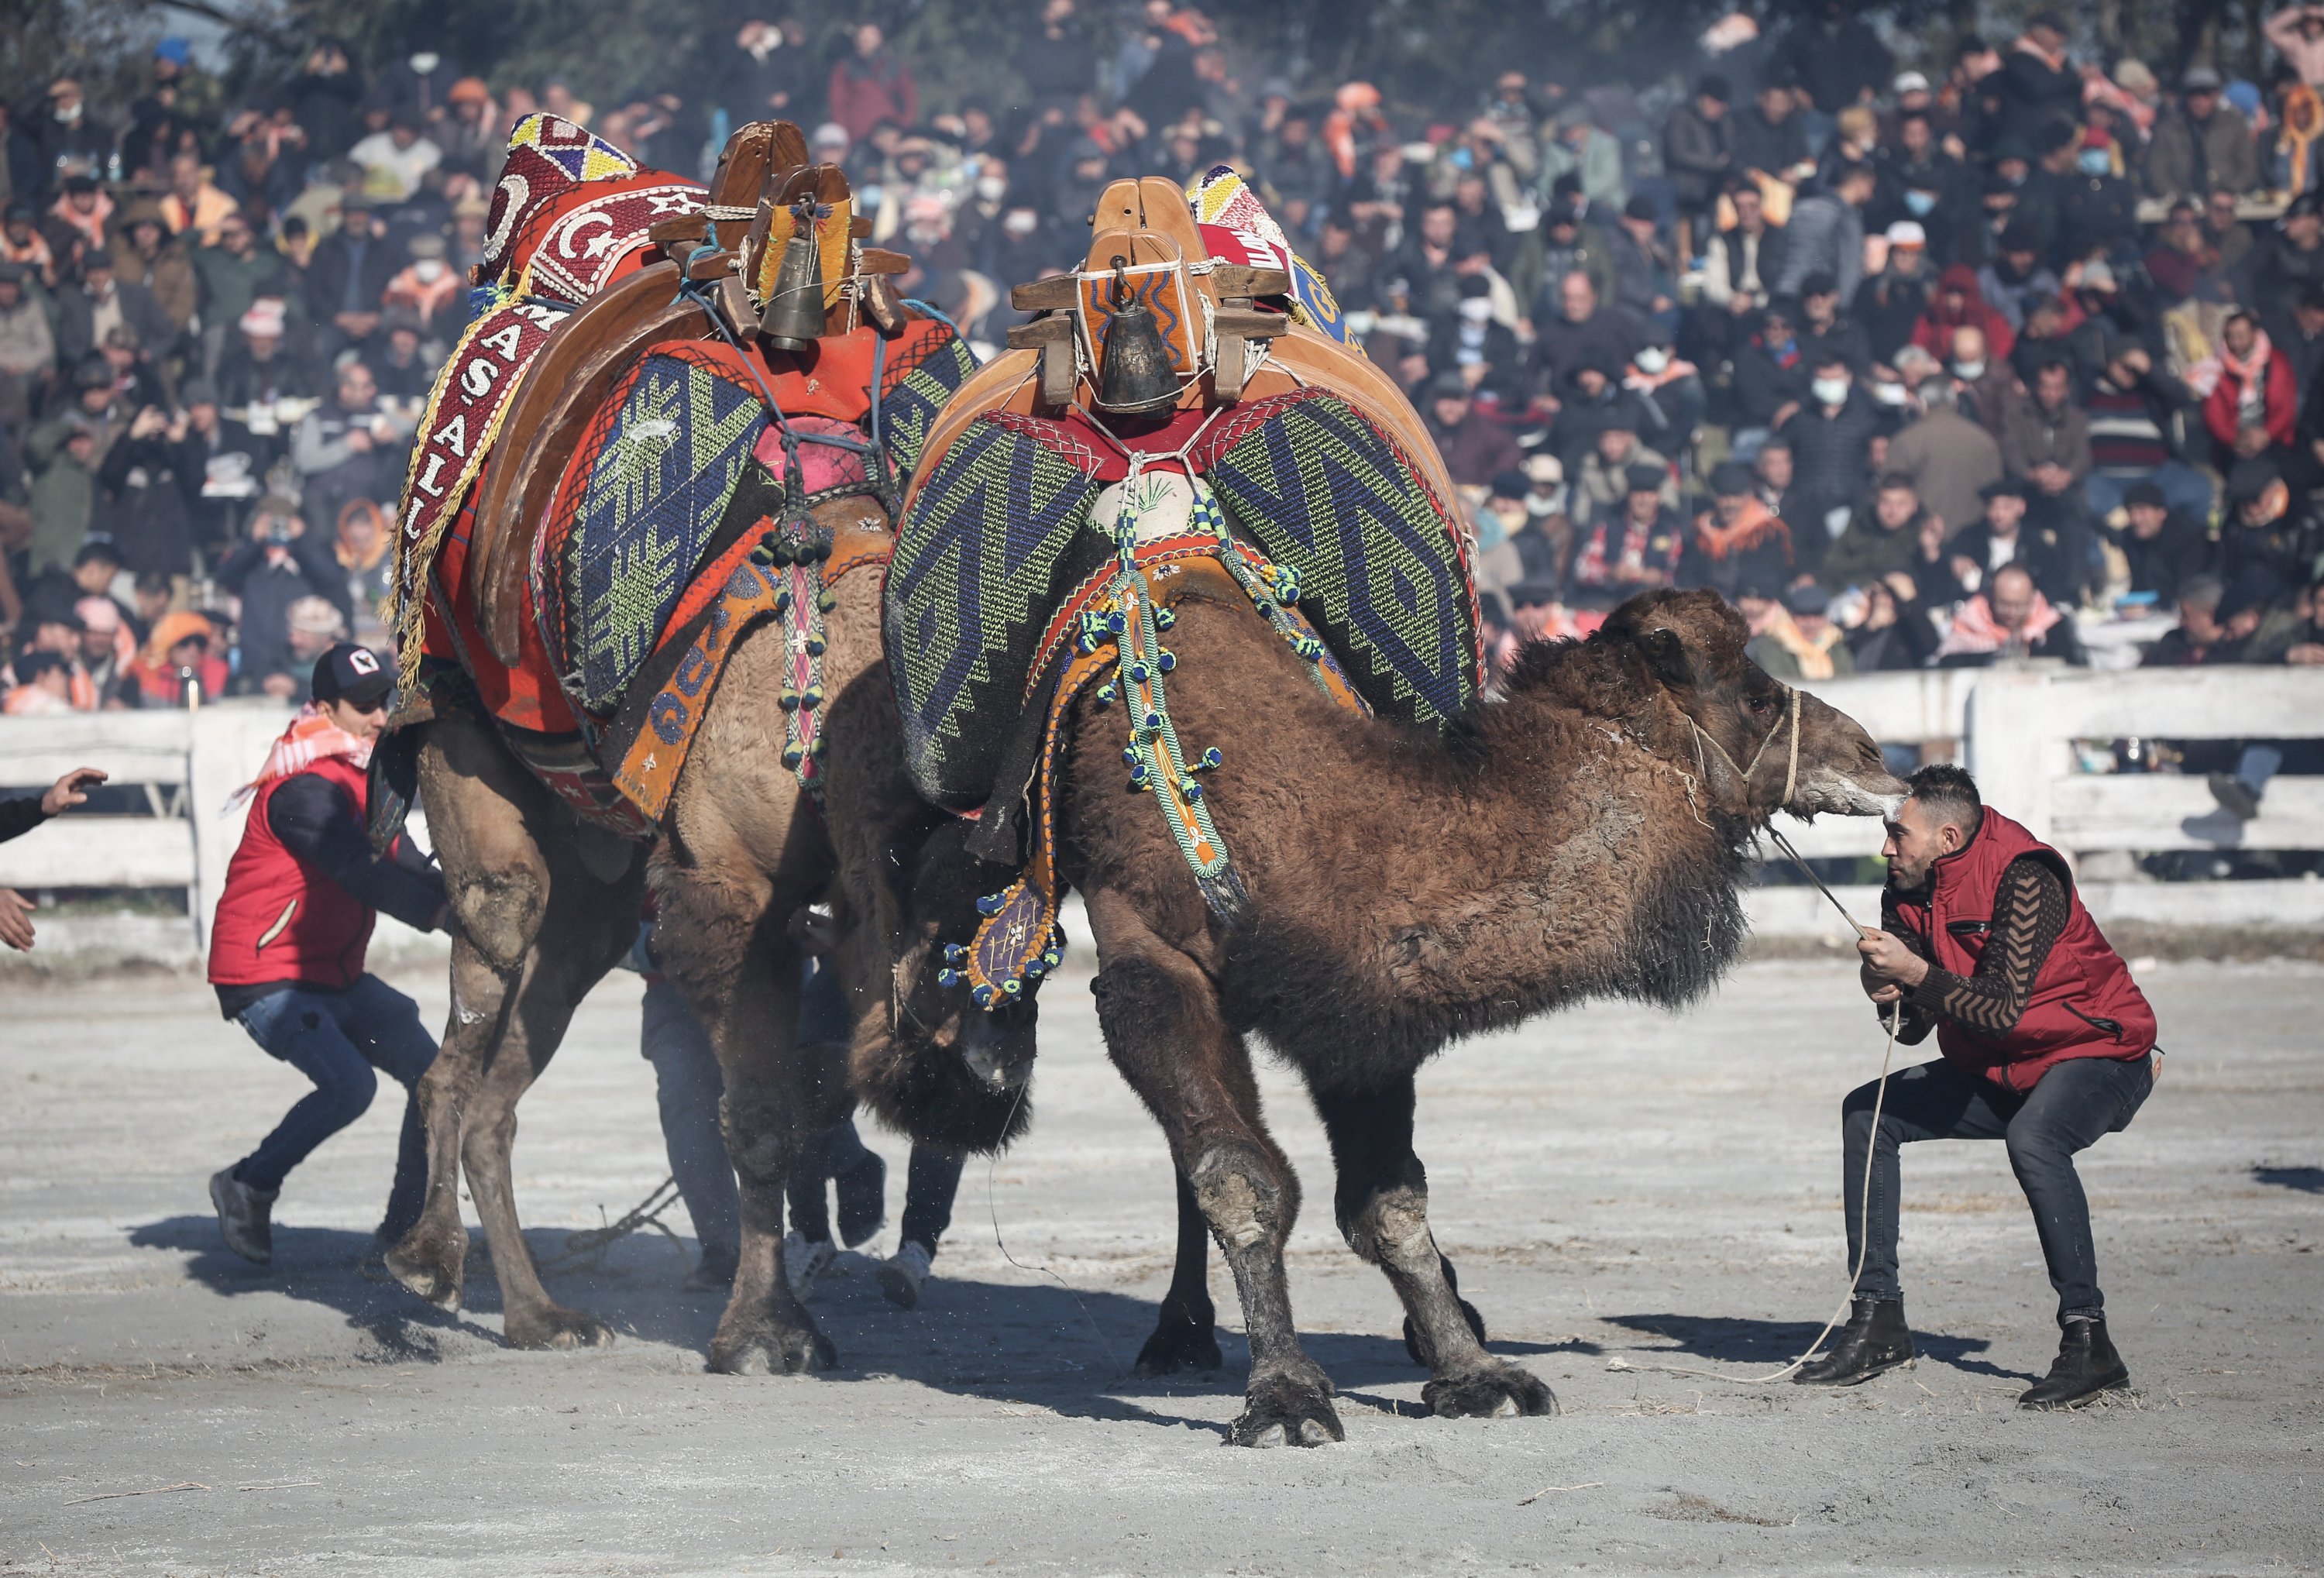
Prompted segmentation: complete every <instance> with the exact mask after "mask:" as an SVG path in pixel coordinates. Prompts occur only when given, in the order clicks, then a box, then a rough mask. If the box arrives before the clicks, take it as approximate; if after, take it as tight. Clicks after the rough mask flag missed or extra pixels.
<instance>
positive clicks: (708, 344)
mask: <svg viewBox="0 0 2324 1578" xmlns="http://www.w3.org/2000/svg"><path fill="white" fill-rule="evenodd" d="M489 225H490V232H489V238H488V243H487V252H486V255H485V258H484V262H483V263H481V264H479V265H478V266H477V267H476V268H475V270H474V271H473V277H472V281H471V282H472V284H473V285H474V287H475V290H474V292H473V304H474V311H473V316H472V321H471V322H470V324H469V326H468V328H466V330H465V331H464V332H463V334H462V335H461V337H460V339H459V341H458V343H457V345H455V346H454V347H453V349H452V353H451V355H450V356H449V358H448V359H447V362H446V364H445V366H444V369H443V372H442V374H440V375H439V377H438V380H437V383H436V385H435V388H434V389H433V390H432V391H431V392H430V393H429V398H428V401H427V404H426V407H425V410H424V414H423V416H422V419H421V422H420V429H419V433H418V437H417V438H416V439H415V448H414V450H413V454H412V460H411V469H410V475H409V477H408V479H407V482H406V484H405V490H404V495H403V500H402V503H401V510H400V512H399V514H398V521H397V524H398V532H397V552H398V558H397V578H396V590H397V599H398V604H397V624H398V631H399V635H400V638H401V649H400V650H401V675H400V678H401V686H400V695H401V700H400V703H399V706H398V710H397V712H396V714H395V715H394V717H393V718H392V720H391V730H396V729H400V728H401V727H402V726H403V725H405V724H413V723H418V722H422V721H425V720H426V719H428V718H429V717H432V716H434V715H436V713H437V711H438V709H439V708H441V707H443V706H447V705H456V704H457V705H461V706H474V707H476V708H479V709H481V710H482V711H484V712H485V713H488V714H489V715H492V716H493V718H494V719H495V720H496V722H497V723H498V724H499V726H500V729H501V732H502V734H503V737H504V738H506V739H507V741H508V742H509V743H510V745H511V748H512V750H513V751H514V752H515V753H516V754H517V756H518V757H519V759H520V760H521V761H523V762H524V763H525V764H526V766H527V767H528V768H529V769H530V771H532V772H533V773H534V774H535V775H536V776H537V777H539V779H540V780H541V781H542V782H543V783H545V784H546V785H548V786H549V788H550V789H552V790H554V791H555V792H556V793H557V794H558V796H559V797H560V798H562V800H563V801H564V802H565V803H566V804H567V805H568V806H570V807H572V809H573V810H574V811H575V812H576V814H577V815H578V816H580V817H582V819H583V820H584V821H585V822H586V823H588V824H591V825H594V826H598V827H602V828H604V829H608V830H610V831H613V832H615V833H618V834H621V835H624V836H627V837H632V838H644V837H648V836H650V835H651V833H652V831H653V829H654V826H656V824H657V822H658V820H659V817H661V815H662V813H663V811H664V809H665V808H666V807H667V806H668V803H669V796H670V793H671V791H672V789H674V788H675V786H676V783H677V779H678V771H679V770H680V769H681V767H682V766H683V765H684V762H685V760H686V755H687V747H688V745H689V744H690V743H691V741H692V739H693V734H694V729H695V726H696V723H697V722H698V720H699V719H700V717H701V716H702V715H703V712H704V710H705V706H706V704H707V703H708V701H709V699H710V696H711V693H712V692H713V691H714V690H715V687H716V686H717V683H718V677H719V674H720V672H721V671H722V669H723V668H724V663H725V660H726V656H727V654H728V653H729V652H731V651H733V647H734V645H735V643H736V641H737V640H738V638H739V637H741V635H742V633H743V632H745V631H746V630H748V629H750V628H751V627H752V626H753V625H754V624H757V623H761V622H762V621H767V620H777V621H780V622H781V623H782V624H783V626H784V629H785V632H786V634H787V636H788V637H789V638H790V641H791V646H792V651H793V653H794V658H793V668H794V670H795V671H794V672H793V673H792V674H791V676H790V687H789V691H788V692H787V699H786V705H785V709H784V710H785V714H786V716H787V718H788V738H787V739H786V741H785V743H784V760H785V761H786V763H787V764H788V765H789V766H790V767H791V768H792V769H793V770H794V771H796V772H798V775H799V777H800V779H801V780H802V782H803V783H805V784H806V785H807V787H808V788H809V789H810V790H814V789H816V788H817V783H816V780H817V779H818V776H819V771H820V769H819V761H818V758H819V755H820V741H819V739H818V738H817V720H816V703H817V702H818V701H819V700H820V698H821V685H820V673H819V668H818V661H817V660H818V659H819V658H820V655H821V652H822V650H823V635H822V616H823V614H824V613H825V611H826V609H827V607H828V605H829V603H830V594H831V588H832V587H833V586H835V585H836V584H837V582H838V581H839V580H840V579H841V578H842V577H846V576H848V575H851V574H853V573H855V572H857V571H859V570H862V569H864V568H868V567H872V566H879V565H883V564H884V563H885V562H886V560H887V558H888V554H889V551H890V547H891V546H892V540H893V539H892V535H891V531H890V522H891V521H892V520H893V518H894V516H895V513H896V511H897V509H898V507H899V504H900V489H901V485H902V479H903V478H904V477H906V476H908V475H910V472H911V469H912V467H913V466H914V465H915V464H916V463H917V461H918V456H919V452H920V448H921V445H922V442H923V440H924V439H925V438H926V437H927V432H928V429H929V427H930V424H931V423H932V421H933V420H934V419H935V417H936V413H937V411H939V410H940V409H941V408H942V407H943V406H944V404H945V401H948V400H949V399H950V398H951V397H952V395H953V394H954V392H955V391H957V390H958V389H959V388H960V386H961V385H962V384H963V383H964V382H965V381H966V379H967V378H968V377H969V376H970V374H972V373H973V371H974V370H975V360H974V358H973V355H971V353H970V351H969V349H968V346H966V344H965V343H964V341H963V340H962V339H961V337H960V336H959V335H958V333H957V332H956V331H955V330H954V328H953V327H952V325H951V324H949V323H947V322H945V320H943V319H942V318H938V317H936V316H935V315H932V314H930V313H928V312H926V311H924V310H922V309H919V308H918V307H917V305H915V304H912V303H908V302H906V301H903V300H899V298H898V296H897V294H896V292H895V291H894V289H893V282H892V281H893V277H894V276H895V275H897V274H899V273H901V272H904V271H905V270H906V269H907V268H908V266H909V264H908V260H907V259H905V258H902V257H900V256H899V255H897V254H892V253H887V252H883V251H881V250H880V249H878V248H874V247H869V246H866V245H863V240H864V237H865V236H866V235H868V233H869V228H870V226H869V224H868V222H867V221H865V220H862V219H860V218H858V217H856V215H855V214H854V211H853V197H852V193H851V191H850V189H849V187H848V183H847V178H846V177H845V175H844V173H843V172H842V171H840V170H839V169H838V168H837V167H835V166H832V165H815V164H810V163H809V162H808V160H807V143H806V140H805V138H804V137H803V136H802V135H801V134H800V132H799V130H798V127H797V126H795V125H790V124H789V123H788V122H782V121H768V122H759V123H754V124H753V125H748V126H745V127H743V128H742V130H741V131H739V132H737V133H735V134H734V135H733V138H732V139H731V140H730V141H729V143H727V146H726V149H725V152H724V155H723V157H722V158H721V159H720V161H719V166H718V171H717V173H716V175H715V178H714V180H713V183H712V186H711V189H709V190H708V191H707V192H705V190H704V189H702V188H701V187H699V186H697V185H696V184H694V183H692V182H688V181H685V180H679V179H678V178H677V177H674V176H670V175H667V174H663V173H660V172H658V171H648V170H643V169H641V168H640V167H639V166H638V165H637V164H636V162H635V161H632V160H631V159H630V158H629V157H628V156H627V155H625V154H623V153H622V152H620V151H619V150H618V149H615V148H613V146H612V145H610V144H608V143H604V142H603V141H602V140H600V139H598V138H595V137H593V136H592V135H591V134H589V133H588V132H586V130H584V129H583V128H581V127H580V126H577V125H573V124H572V123H570V122H567V121H564V120H560V119H558V117H556V116H554V115H530V116H528V117H527V118H526V119H525V120H524V121H522V122H521V123H520V124H519V125H518V127H517V129H516V132H515V134H513V136H512V138H511V140H510V143H509V152H508V161H507V164H506V165H505V167H504V168H503V172H502V175H501V180H500V183H499V185H498V187H497V189H495V191H494V193H493V208H492V212H491V217H490V220H489ZM849 495H862V496H863V497H864V499H865V500H866V501H867V503H868V504H871V505H874V506H876V508H867V509H865V510H864V511H863V512H862V515H861V517H860V519H859V520H858V521H857V523H856V524H854V525H853V526H851V527H847V528H845V529H842V530H839V531H834V530H833V529H832V528H829V527H827V526H819V525H817V524H816V520H815V519H814V518H813V517H811V516H810V513H809V511H810V509H811V508H812V507H813V506H815V505H816V504H818V503H823V502H825V501H827V500H831V499H835V498H841V497H846V496H849ZM791 693H796V698H797V699H796V701H794V700H792V699H790V695H791ZM374 761H375V763H377V765H376V766H375V768H374V790H373V796H372V804H373V806H374V834H375V835H378V834H383V831H384V829H385V828H387V827H388V826H392V824H393V823H395V822H397V821H400V819H401V816H402V814H403V811H404V809H405V808H406V807H407V806H408V803H409V795H410V787H411V786H410V772H411V761H412V752H411V751H410V749H409V748H407V749H404V750H402V751H398V750H396V749H394V736H393V734H391V736H390V740H389V742H388V745H387V746H386V747H385V748H383V750H382V751H381V752H379V753H378V754H377V755H376V756H375V757H374Z"/></svg>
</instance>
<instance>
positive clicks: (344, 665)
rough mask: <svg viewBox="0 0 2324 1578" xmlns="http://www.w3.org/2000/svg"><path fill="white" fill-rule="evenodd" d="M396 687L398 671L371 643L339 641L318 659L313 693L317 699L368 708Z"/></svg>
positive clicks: (378, 704) (379, 702)
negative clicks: (366, 644)
mask: <svg viewBox="0 0 2324 1578" xmlns="http://www.w3.org/2000/svg"><path fill="white" fill-rule="evenodd" d="M394 689H395V672H394V670H393V669H390V668H389V667H388V666H387V664H386V663H385V662H383V661H382V660H381V658H380V655H379V654H378V653H377V652H374V651H372V650H371V649H370V648H369V647H359V646H357V645H355V643H354V642H353V641H340V642H339V643H338V644H337V645H336V646H334V647H332V648H331V650H330V651H327V652H325V653H324V654H323V655H322V656H321V657H319V658H318V659H316V660H315V678H314V683H313V685H312V687H311V694H312V695H313V696H314V697H315V699H316V700H317V701H345V702H349V703H352V704H353V705H355V706H359V707H361V708H363V709H364V711H365V712H369V711H370V710H371V709H372V708H373V707H375V706H380V705H381V704H382V703H383V702H384V701H386V700H387V698H388V696H389V694H390V693H391V692H392V691H393V690H394Z"/></svg>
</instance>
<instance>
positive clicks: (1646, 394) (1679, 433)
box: [1622, 324, 1708, 455]
mask: <svg viewBox="0 0 2324 1578" xmlns="http://www.w3.org/2000/svg"><path fill="white" fill-rule="evenodd" d="M1643 339H1644V343H1643V344H1641V345H1640V346H1638V349H1637V355H1633V356H1632V357H1631V358H1630V365H1629V366H1628V367H1627V368H1625V369H1624V370H1623V373H1622V391H1623V392H1624V393H1626V394H1628V395H1629V396H1630V397H1631V398H1632V400H1633V401H1635V402H1636V405H1637V411H1638V415H1639V426H1640V436H1641V437H1642V438H1645V439H1646V442H1647V443H1648V444H1650V445H1651V446H1653V447H1654V448H1656V449H1659V450H1661V451H1662V452H1663V453H1665V455H1676V454H1678V453H1680V452H1681V451H1682V450H1684V449H1687V448H1691V447H1692V445H1693V443H1694V440H1695V435H1696V433H1697V432H1698V431H1699V430H1700V429H1701V426H1702V413H1703V408H1704V406H1705V405H1706V403H1707V402H1708V396H1707V395H1706V394H1705V393H1704V391H1703V387H1702V374H1701V369H1699V368H1698V367H1696V366H1695V365H1694V364H1693V363H1692V362H1690V361H1687V360H1686V359H1685V358H1684V357H1683V356H1680V355H1678V354H1677V353H1676V352H1674V350H1673V349H1672V348H1671V336H1670V331H1669V330H1668V329H1666V328H1663V327H1662V326H1661V325H1660V324H1649V325H1647V327H1646V331H1645V335H1644V337H1643Z"/></svg>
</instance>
